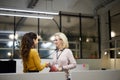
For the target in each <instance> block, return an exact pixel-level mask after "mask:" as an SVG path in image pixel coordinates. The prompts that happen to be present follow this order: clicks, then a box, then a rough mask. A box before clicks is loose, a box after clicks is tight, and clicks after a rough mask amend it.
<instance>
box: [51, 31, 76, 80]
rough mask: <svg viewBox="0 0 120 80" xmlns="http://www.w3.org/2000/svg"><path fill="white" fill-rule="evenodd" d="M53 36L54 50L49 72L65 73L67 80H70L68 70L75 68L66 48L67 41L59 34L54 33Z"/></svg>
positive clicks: (71, 56) (72, 57) (69, 52)
mask: <svg viewBox="0 0 120 80" xmlns="http://www.w3.org/2000/svg"><path fill="white" fill-rule="evenodd" d="M53 36H54V37H55V39H54V43H55V45H56V50H55V54H54V56H53V61H52V62H51V63H50V68H51V69H50V71H53V72H54V71H65V72H66V77H67V80H70V78H69V70H70V69H73V68H75V67H76V60H75V59H74V56H73V53H72V51H71V50H70V49H69V48H68V47H69V44H68V39H67V37H66V36H65V34H63V33H61V32H58V33H55V34H54V35H53Z"/></svg>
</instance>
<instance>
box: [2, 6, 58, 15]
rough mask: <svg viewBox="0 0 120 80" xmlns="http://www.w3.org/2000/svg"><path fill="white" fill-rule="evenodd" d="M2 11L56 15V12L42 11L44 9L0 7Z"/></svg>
mask: <svg viewBox="0 0 120 80" xmlns="http://www.w3.org/2000/svg"><path fill="white" fill-rule="evenodd" d="M0 10H2V11H16V12H26V13H37V14H38V13H39V14H48V15H58V14H59V13H57V12H44V11H33V10H20V9H8V8H0Z"/></svg>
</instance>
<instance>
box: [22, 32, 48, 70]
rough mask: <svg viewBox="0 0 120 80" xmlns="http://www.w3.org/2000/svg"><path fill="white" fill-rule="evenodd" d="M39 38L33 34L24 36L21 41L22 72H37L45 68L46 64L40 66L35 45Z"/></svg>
mask: <svg viewBox="0 0 120 80" xmlns="http://www.w3.org/2000/svg"><path fill="white" fill-rule="evenodd" d="M39 38H40V36H38V35H37V34H35V33H33V32H29V33H26V34H24V36H23V37H22V40H21V57H22V60H23V72H39V71H41V70H43V69H44V68H45V67H47V65H48V63H44V64H41V59H40V57H39V54H38V51H37V49H35V46H36V44H38V40H39Z"/></svg>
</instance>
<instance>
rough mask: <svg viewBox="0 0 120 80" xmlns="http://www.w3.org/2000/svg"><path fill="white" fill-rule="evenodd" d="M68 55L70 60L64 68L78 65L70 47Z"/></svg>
mask: <svg viewBox="0 0 120 80" xmlns="http://www.w3.org/2000/svg"><path fill="white" fill-rule="evenodd" d="M66 56H67V60H68V65H66V66H63V69H67V70H68V69H73V68H75V67H76V65H77V64H76V60H75V58H74V56H73V53H72V51H71V50H70V49H68V51H67V53H66Z"/></svg>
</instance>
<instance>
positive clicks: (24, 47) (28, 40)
mask: <svg viewBox="0 0 120 80" xmlns="http://www.w3.org/2000/svg"><path fill="white" fill-rule="evenodd" d="M33 39H37V34H35V33H33V32H29V33H26V34H24V36H23V37H22V40H21V57H22V59H23V61H26V60H27V59H28V56H29V52H30V49H31V48H35V45H34V41H33Z"/></svg>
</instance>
